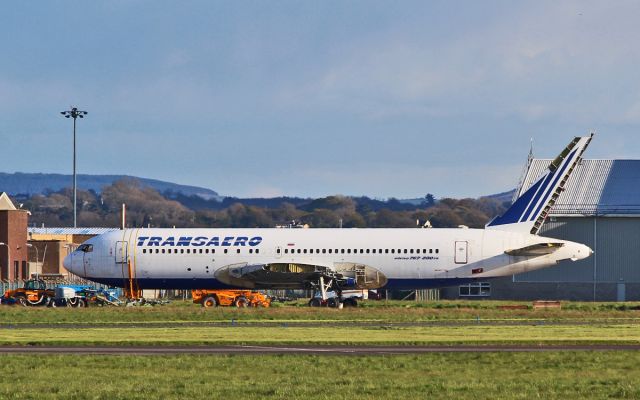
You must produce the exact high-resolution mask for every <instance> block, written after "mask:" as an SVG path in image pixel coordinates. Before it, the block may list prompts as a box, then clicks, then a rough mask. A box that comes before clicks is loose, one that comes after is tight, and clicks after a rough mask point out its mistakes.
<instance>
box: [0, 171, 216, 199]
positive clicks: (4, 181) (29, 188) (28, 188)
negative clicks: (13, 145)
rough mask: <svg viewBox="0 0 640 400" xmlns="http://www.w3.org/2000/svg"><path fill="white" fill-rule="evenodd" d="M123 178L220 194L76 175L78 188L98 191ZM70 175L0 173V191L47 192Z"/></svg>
mask: <svg viewBox="0 0 640 400" xmlns="http://www.w3.org/2000/svg"><path fill="white" fill-rule="evenodd" d="M123 179H133V180H136V181H138V182H140V185H141V186H142V187H148V188H152V189H154V190H156V191H157V192H159V193H163V194H176V193H177V194H181V195H184V196H197V197H199V198H202V199H204V200H221V199H222V198H221V196H219V195H218V193H216V192H215V191H213V190H211V189H207V188H202V187H197V186H188V185H180V184H176V183H171V182H165V181H160V180H156V179H147V178H139V177H135V176H129V175H88V174H79V175H77V180H78V189H81V190H92V191H94V192H96V193H101V192H102V189H103V188H104V187H105V186H109V185H112V184H113V183H114V182H117V181H121V180H123ZM72 182H73V176H72V175H64V174H42V173H23V172H16V173H13V174H8V173H3V172H0V192H7V193H8V194H10V195H14V196H15V195H23V196H25V195H26V196H32V195H34V194H44V193H47V192H57V191H59V190H62V189H64V188H68V187H71V186H72Z"/></svg>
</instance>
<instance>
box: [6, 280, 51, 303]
mask: <svg viewBox="0 0 640 400" xmlns="http://www.w3.org/2000/svg"><path fill="white" fill-rule="evenodd" d="M54 296H55V292H54V291H53V289H47V284H46V283H45V281H43V280H41V279H30V280H28V281H26V282H25V283H24V287H23V288H20V289H14V290H7V291H6V292H5V293H4V295H3V296H2V302H3V303H11V302H15V303H16V304H20V305H23V306H47V305H49V303H50V302H51V299H53V298H54Z"/></svg>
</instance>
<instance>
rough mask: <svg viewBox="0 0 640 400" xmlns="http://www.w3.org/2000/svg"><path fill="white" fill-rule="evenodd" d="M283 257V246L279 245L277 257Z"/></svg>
mask: <svg viewBox="0 0 640 400" xmlns="http://www.w3.org/2000/svg"><path fill="white" fill-rule="evenodd" d="M280 257H282V247H281V246H278V247H276V258H280Z"/></svg>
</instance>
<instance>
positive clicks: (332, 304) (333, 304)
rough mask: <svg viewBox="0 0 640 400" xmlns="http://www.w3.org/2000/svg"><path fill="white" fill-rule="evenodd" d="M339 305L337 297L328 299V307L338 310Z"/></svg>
mask: <svg viewBox="0 0 640 400" xmlns="http://www.w3.org/2000/svg"><path fill="white" fill-rule="evenodd" d="M339 305H340V301H339V300H338V299H336V298H335V297H332V298H330V299H327V307H331V308H338V306H339Z"/></svg>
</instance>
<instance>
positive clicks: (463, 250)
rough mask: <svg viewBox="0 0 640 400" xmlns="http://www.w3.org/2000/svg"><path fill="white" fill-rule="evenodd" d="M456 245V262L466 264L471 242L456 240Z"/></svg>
mask: <svg viewBox="0 0 640 400" xmlns="http://www.w3.org/2000/svg"><path fill="white" fill-rule="evenodd" d="M455 247H456V248H455V263H456V264H466V263H467V262H468V255H469V242H462V241H460V242H456V243H455Z"/></svg>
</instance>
